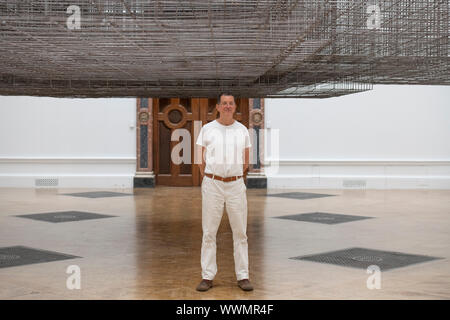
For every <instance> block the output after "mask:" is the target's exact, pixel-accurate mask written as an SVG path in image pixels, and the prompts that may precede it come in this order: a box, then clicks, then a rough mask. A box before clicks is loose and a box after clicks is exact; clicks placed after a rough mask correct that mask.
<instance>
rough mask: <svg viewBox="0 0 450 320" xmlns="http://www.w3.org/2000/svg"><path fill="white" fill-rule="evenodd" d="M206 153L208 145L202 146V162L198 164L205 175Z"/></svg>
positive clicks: (201, 172)
mask: <svg viewBox="0 0 450 320" xmlns="http://www.w3.org/2000/svg"><path fill="white" fill-rule="evenodd" d="M205 153H206V147H203V146H202V162H201V163H200V164H199V165H198V167H199V169H200V174H201V175H202V178H203V176H204V175H205V166H206V163H205Z"/></svg>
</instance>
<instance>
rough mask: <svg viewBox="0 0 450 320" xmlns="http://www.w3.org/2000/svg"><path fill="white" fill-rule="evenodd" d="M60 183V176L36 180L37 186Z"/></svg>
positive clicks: (49, 185) (55, 185)
mask: <svg viewBox="0 0 450 320" xmlns="http://www.w3.org/2000/svg"><path fill="white" fill-rule="evenodd" d="M58 183H59V180H58V178H39V179H35V180H34V185H35V186H36V187H57V186H58Z"/></svg>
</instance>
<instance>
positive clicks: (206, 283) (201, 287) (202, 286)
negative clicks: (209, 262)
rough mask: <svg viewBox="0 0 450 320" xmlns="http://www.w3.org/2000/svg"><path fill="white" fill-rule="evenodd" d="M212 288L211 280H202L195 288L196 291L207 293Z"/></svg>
mask: <svg viewBox="0 0 450 320" xmlns="http://www.w3.org/2000/svg"><path fill="white" fill-rule="evenodd" d="M212 286H213V284H212V280H207V279H202V281H201V282H200V283H199V284H198V286H197V291H208V290H209V289H210V288H212Z"/></svg>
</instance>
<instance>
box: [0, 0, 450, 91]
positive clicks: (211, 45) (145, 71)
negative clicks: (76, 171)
mask: <svg viewBox="0 0 450 320" xmlns="http://www.w3.org/2000/svg"><path fill="white" fill-rule="evenodd" d="M448 13H449V1H448V0H444V1H439V0H438V1H431V0H401V1H399V0H383V1H381V0H379V1H375V0H352V1H345V0H339V1H334V0H329V1H327V0H314V1H313V0H297V1H295V0H273V1H268V0H259V1H258V0H251V1H247V0H246V1H242V0H241V1H232V0H228V1H224V0H221V1H216V0H210V1H204V0H202V1H200V0H190V1H143V0H122V1H99V0H89V1H87V0H80V1H56V0H40V1H39V0H35V1H33V0H20V1H18V0H17V1H15V0H0V35H1V36H0V94H2V95H37V96H55V97H63V96H69V97H126V96H133V97H135V96H152V97H161V96H165V97H170V96H177V97H214V96H215V95H216V94H217V93H218V92H219V91H222V90H226V91H231V92H233V93H234V94H236V95H237V96H241V97H333V96H339V95H345V94H351V93H355V92H362V91H366V90H370V89H371V88H372V85H373V84H435V85H448V84H450V78H449V60H450V58H449V40H448V37H449V16H448Z"/></svg>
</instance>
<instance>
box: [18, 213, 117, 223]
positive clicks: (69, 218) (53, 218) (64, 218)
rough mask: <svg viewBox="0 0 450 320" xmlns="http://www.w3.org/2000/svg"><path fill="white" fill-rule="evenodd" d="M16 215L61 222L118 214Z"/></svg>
mask: <svg viewBox="0 0 450 320" xmlns="http://www.w3.org/2000/svg"><path fill="white" fill-rule="evenodd" d="M16 217H20V218H28V219H33V220H40V221H47V222H53V223H60V222H71V221H81V220H92V219H103V218H112V217H116V216H111V215H106V214H98V213H91V212H83V211H60V212H46V213H32V214H21V215H17V216H16Z"/></svg>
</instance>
